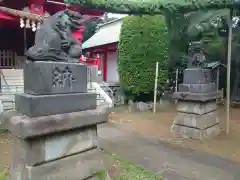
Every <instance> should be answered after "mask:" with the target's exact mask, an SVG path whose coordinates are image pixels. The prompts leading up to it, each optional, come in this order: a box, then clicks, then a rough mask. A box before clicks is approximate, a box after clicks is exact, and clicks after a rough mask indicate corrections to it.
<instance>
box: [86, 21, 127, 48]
mask: <svg viewBox="0 0 240 180" xmlns="http://www.w3.org/2000/svg"><path fill="white" fill-rule="evenodd" d="M122 19H123V18H119V19H117V20H113V21H110V22H107V23H105V24H102V25H100V26H99V29H98V30H97V32H96V33H95V34H94V35H93V36H92V37H91V38H90V39H88V40H87V41H85V42H84V43H83V45H82V48H83V49H89V48H93V47H98V46H103V45H107V44H112V43H117V42H118V41H119V36H120V31H121V26H122Z"/></svg>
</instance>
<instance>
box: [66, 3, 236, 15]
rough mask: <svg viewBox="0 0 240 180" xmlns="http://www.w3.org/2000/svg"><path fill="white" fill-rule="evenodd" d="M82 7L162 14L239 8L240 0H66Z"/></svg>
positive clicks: (113, 11)
mask: <svg viewBox="0 0 240 180" xmlns="http://www.w3.org/2000/svg"><path fill="white" fill-rule="evenodd" d="M64 1H65V3H67V4H72V5H78V6H80V7H81V8H87V9H95V10H102V11H106V12H112V13H122V14H161V13H162V12H163V11H165V10H167V11H182V12H189V11H194V10H197V9H223V8H230V7H234V8H239V7H240V0H64Z"/></svg>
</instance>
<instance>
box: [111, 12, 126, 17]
mask: <svg viewBox="0 0 240 180" xmlns="http://www.w3.org/2000/svg"><path fill="white" fill-rule="evenodd" d="M124 16H127V15H126V14H113V13H108V17H110V18H111V17H117V18H121V17H124Z"/></svg>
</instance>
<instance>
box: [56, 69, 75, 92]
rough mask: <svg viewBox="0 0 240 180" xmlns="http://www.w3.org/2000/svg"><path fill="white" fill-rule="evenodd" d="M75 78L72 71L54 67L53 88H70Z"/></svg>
mask: <svg viewBox="0 0 240 180" xmlns="http://www.w3.org/2000/svg"><path fill="white" fill-rule="evenodd" d="M74 81H76V77H75V76H73V73H72V70H71V69H70V68H69V67H68V66H67V67H65V68H63V69H61V68H59V67H55V68H54V69H53V71H52V85H53V87H54V88H64V87H72V84H73V82H74Z"/></svg>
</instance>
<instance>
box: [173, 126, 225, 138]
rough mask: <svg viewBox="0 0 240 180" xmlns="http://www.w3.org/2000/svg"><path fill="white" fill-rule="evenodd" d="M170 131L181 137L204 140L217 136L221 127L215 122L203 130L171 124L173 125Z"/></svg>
mask: <svg viewBox="0 0 240 180" xmlns="http://www.w3.org/2000/svg"><path fill="white" fill-rule="evenodd" d="M171 132H173V133H174V134H176V135H179V136H181V137H183V138H192V139H199V140H204V139H207V138H211V137H215V136H217V135H218V134H219V133H220V132H221V129H220V126H219V124H216V125H214V126H212V127H209V128H207V129H203V130H201V129H196V128H191V127H186V126H181V125H176V124H173V126H172V128H171Z"/></svg>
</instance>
